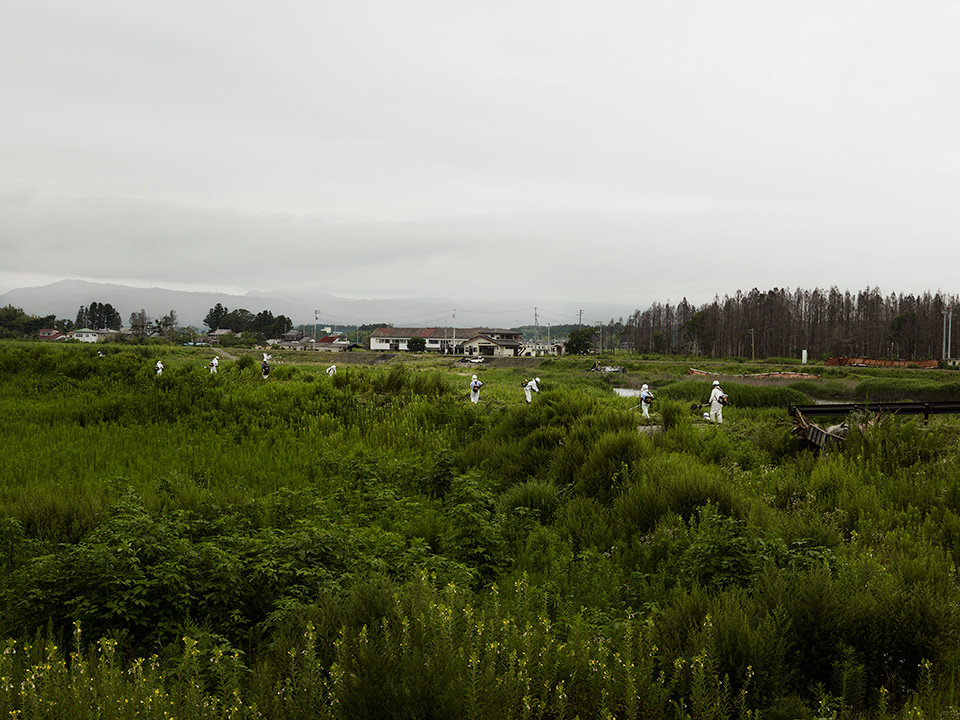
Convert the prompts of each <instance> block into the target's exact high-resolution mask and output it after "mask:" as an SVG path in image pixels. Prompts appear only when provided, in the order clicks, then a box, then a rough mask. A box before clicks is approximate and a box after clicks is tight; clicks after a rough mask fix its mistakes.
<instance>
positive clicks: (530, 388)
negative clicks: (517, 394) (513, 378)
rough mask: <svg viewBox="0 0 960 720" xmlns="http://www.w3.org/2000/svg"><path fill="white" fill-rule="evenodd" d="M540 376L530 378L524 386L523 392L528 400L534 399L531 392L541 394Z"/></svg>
mask: <svg viewBox="0 0 960 720" xmlns="http://www.w3.org/2000/svg"><path fill="white" fill-rule="evenodd" d="M539 383H540V378H534V379H533V380H528V381H527V384H526V385H524V386H523V394H524V396H525V397H526V398H527V402H531V401H532V400H533V396H532V395H531V393H536V394H537V395H539V394H540V385H539Z"/></svg>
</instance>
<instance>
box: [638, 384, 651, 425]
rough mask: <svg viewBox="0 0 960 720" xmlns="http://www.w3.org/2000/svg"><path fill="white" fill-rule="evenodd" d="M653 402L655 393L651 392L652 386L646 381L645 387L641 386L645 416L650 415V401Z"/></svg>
mask: <svg viewBox="0 0 960 720" xmlns="http://www.w3.org/2000/svg"><path fill="white" fill-rule="evenodd" d="M652 402H653V393H652V392H650V388H649V387H648V386H647V385H646V383H644V385H643V387H641V388H640V407H641V409H642V410H643V416H644V417H645V418H648V419H649V417H650V403H652Z"/></svg>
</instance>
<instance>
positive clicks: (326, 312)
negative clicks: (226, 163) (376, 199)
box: [0, 280, 576, 330]
mask: <svg viewBox="0 0 960 720" xmlns="http://www.w3.org/2000/svg"><path fill="white" fill-rule="evenodd" d="M94 302H98V303H109V304H110V305H112V306H113V307H114V308H115V309H116V310H117V312H118V313H120V317H121V320H122V322H123V324H124V325H127V324H128V323H129V317H130V315H131V314H132V313H134V312H139V311H140V310H141V309H142V310H144V311H145V313H146V314H147V317H148V318H150V319H156V318H160V317H162V316H164V315H167V314H168V313H169V312H170V311H171V310H174V311H176V313H177V322H178V325H180V326H182V327H186V326H191V325H192V326H194V327H196V328H198V329H200V330H202V329H203V328H204V327H205V325H204V323H203V319H204V318H205V317H206V315H207V313H208V312H209V311H210V309H211V308H213V307H214V306H216V304H217V303H220V304H221V305H223V306H224V307H226V308H227V309H228V310H238V309H244V310H248V311H250V312H252V313H254V314H257V313H259V312H262V311H264V310H269V311H270V312H272V313H273V314H274V315H275V316H276V315H284V316H286V317H288V318H289V319H290V320H291V321H292V322H293V324H294V325H312V324H314V323H320V324H322V325H324V326H328V325H329V326H332V327H336V326H338V325H363V324H370V323H378V322H384V323H389V324H392V325H396V326H400V327H434V326H450V325H453V326H456V325H457V324H460V325H462V326H463V327H467V326H471V327H513V326H514V325H531V324H533V322H534V319H535V312H536V310H535V308H534V307H533V303H529V308H524V309H523V310H520V311H518V310H516V309H515V308H516V307H517V306H518V305H519V304H520V303H521V302H523V301H518V300H516V299H512V300H511V299H502V298H493V299H486V300H484V301H483V302H484V304H486V305H487V308H486V309H485V310H483V311H472V310H456V309H455V308H456V307H457V303H455V302H454V301H453V300H450V299H448V298H392V299H389V298H388V299H346V298H340V297H335V296H333V295H328V294H326V293H319V292H318V293H316V294H314V295H313V296H312V298H310V299H305V298H302V297H300V298H295V299H288V298H279V297H276V296H274V295H271V294H270V293H264V292H261V291H251V292H249V293H247V294H245V295H236V294H230V293H220V292H209V291H188V290H172V289H169V288H159V287H152V288H143V287H132V286H129V285H119V284H112V283H98V282H90V281H87V280H59V281H57V282H54V283H50V284H48V285H41V286H37V287H26V288H17V289H15V290H11V291H9V292H7V293H4V294H2V295H0V307H6V306H8V305H12V306H14V307H17V308H20V309H22V310H23V311H24V312H25V313H27V314H28V315H32V316H35V317H46V316H48V315H54V316H55V317H56V318H57V319H69V320H72V319H74V318H75V317H76V315H77V311H78V310H79V309H80V307H81V306H84V307H86V306H89V305H90V304H91V303H94ZM472 302H473V303H474V304H476V301H475V300H474V301H472ZM466 305H467V306H469V305H470V303H466ZM508 308H510V309H508ZM567 312H570V313H571V316H573V317H575V313H576V310H567ZM521 313H522V315H521ZM506 314H511V315H512V316H513V318H512V319H511V320H510V322H509V323H505V322H504V318H503V317H502V316H503V315H506ZM542 324H544V325H546V324H547V323H542Z"/></svg>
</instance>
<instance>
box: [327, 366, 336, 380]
mask: <svg viewBox="0 0 960 720" xmlns="http://www.w3.org/2000/svg"><path fill="white" fill-rule="evenodd" d="M336 374H337V366H336V365H331V366H330V367H328V368H327V376H328V377H333V376H334V375H336Z"/></svg>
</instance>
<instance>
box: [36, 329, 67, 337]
mask: <svg viewBox="0 0 960 720" xmlns="http://www.w3.org/2000/svg"><path fill="white" fill-rule="evenodd" d="M37 336H38V337H39V338H40V339H41V340H59V339H60V338H62V337H65V336H64V334H63V333H62V332H60V331H59V330H55V329H53V328H41V329H40V331H39V332H38V333H37Z"/></svg>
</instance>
